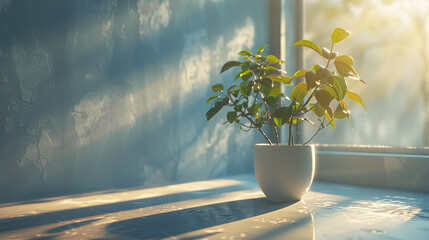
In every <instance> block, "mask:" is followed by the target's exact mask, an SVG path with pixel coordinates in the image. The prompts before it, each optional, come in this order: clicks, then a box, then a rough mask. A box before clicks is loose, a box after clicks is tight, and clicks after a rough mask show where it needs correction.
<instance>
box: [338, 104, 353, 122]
mask: <svg viewBox="0 0 429 240" xmlns="http://www.w3.org/2000/svg"><path fill="white" fill-rule="evenodd" d="M349 115H350V110H349V109H348V108H347V104H346V103H345V102H344V101H340V104H338V106H337V109H335V118H338V119H343V118H345V117H348V116H349Z"/></svg>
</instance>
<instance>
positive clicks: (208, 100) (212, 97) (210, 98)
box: [206, 95, 220, 105]
mask: <svg viewBox="0 0 429 240" xmlns="http://www.w3.org/2000/svg"><path fill="white" fill-rule="evenodd" d="M216 98H220V97H219V96H217V95H214V96H211V97H209V98H208V99H207V102H206V104H207V105H208V104H209V103H210V102H211V101H212V100H213V99H216Z"/></svg>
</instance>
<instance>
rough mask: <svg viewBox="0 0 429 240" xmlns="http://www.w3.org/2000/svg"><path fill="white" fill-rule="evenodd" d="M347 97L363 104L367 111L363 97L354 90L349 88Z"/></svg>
mask: <svg viewBox="0 0 429 240" xmlns="http://www.w3.org/2000/svg"><path fill="white" fill-rule="evenodd" d="M346 97H348V98H349V99H350V100H352V101H355V102H357V103H359V104H360V105H362V107H363V109H364V110H365V111H366V108H365V104H364V103H363V101H362V98H361V97H360V96H359V94H357V93H355V92H352V91H350V90H347V92H346Z"/></svg>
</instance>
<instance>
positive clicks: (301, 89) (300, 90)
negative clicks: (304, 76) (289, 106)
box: [290, 82, 307, 103]
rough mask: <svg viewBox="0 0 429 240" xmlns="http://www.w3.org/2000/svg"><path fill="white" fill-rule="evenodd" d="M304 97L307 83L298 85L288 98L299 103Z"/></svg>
mask: <svg viewBox="0 0 429 240" xmlns="http://www.w3.org/2000/svg"><path fill="white" fill-rule="evenodd" d="M305 95H307V83H304V82H302V83H298V84H297V85H296V86H295V87H294V88H293V90H292V93H291V94H290V98H291V99H292V100H293V99H295V101H296V102H298V103H300V102H302V100H304V97H305Z"/></svg>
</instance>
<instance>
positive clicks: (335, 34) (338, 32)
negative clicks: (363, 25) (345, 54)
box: [331, 28, 351, 43]
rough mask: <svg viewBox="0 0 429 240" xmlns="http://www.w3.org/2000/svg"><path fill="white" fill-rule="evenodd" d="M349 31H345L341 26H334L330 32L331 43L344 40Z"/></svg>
mask: <svg viewBox="0 0 429 240" xmlns="http://www.w3.org/2000/svg"><path fill="white" fill-rule="evenodd" d="M350 33H351V32H349V31H346V30H344V29H342V28H335V29H334V31H332V34H331V40H332V42H333V43H338V42H341V41H342V40H344V38H346V37H348V36H349V35H350Z"/></svg>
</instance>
